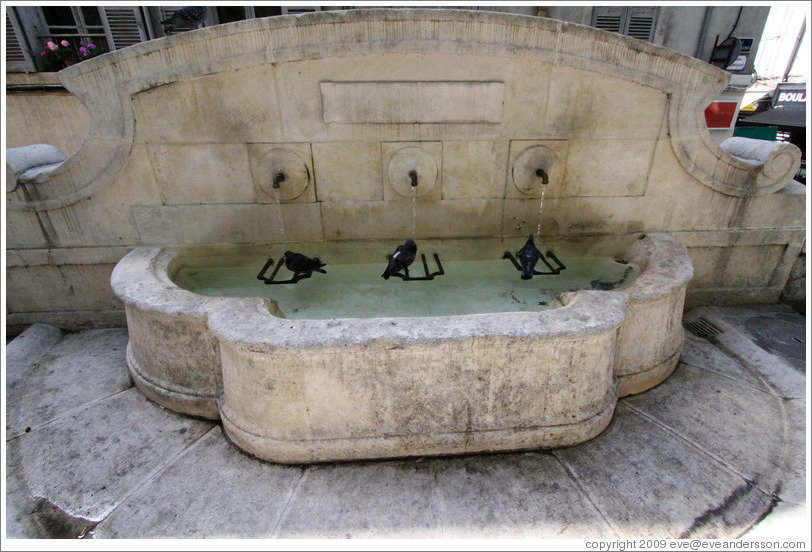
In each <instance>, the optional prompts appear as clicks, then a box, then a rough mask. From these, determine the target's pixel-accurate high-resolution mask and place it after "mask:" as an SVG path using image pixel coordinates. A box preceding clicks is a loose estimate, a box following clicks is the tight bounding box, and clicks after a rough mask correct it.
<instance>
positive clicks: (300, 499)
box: [274, 461, 440, 539]
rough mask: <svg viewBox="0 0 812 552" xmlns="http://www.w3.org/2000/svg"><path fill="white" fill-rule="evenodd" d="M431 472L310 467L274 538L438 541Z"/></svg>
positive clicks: (390, 466)
mask: <svg viewBox="0 0 812 552" xmlns="http://www.w3.org/2000/svg"><path fill="white" fill-rule="evenodd" d="M433 471H434V470H433V469H432V467H431V465H430V464H429V463H417V462H413V461H401V462H377V463H373V464H336V465H328V466H320V467H315V468H309V469H307V470H306V471H305V472H304V475H303V477H302V480H301V482H300V483H299V486H298V488H297V489H296V492H295V494H294V495H293V496H292V497H291V500H290V503H289V504H288V505H287V508H286V510H285V512H284V514H283V516H282V518H281V519H280V521H279V526H278V527H277V528H276V530H275V532H274V536H275V537H279V538H287V539H289V538H311V539H325V538H390V537H392V538H398V537H400V538H403V537H414V536H421V537H438V536H440V535H439V532H440V531H439V527H438V508H439V505H438V501H437V498H436V494H435V491H434V489H435V487H436V485H437V481H436V479H435V474H434V473H433Z"/></svg>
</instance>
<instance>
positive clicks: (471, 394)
mask: <svg viewBox="0 0 812 552" xmlns="http://www.w3.org/2000/svg"><path fill="white" fill-rule="evenodd" d="M519 245H521V244H519ZM305 246H306V247H308V248H309V249H313V248H316V249H317V250H318V252H319V255H320V256H321V258H322V259H325V260H327V261H328V266H327V267H326V268H327V270H328V274H327V275H326V276H324V275H314V279H315V278H316V277H329V274H330V266H331V265H330V260H329V259H330V258H331V256H335V257H336V258H356V259H357V258H359V256H360V257H361V258H360V259H359V260H360V261H364V260H365V259H363V255H364V254H366V255H370V258H372V257H374V256H375V255H377V256H378V257H380V256H381V250H382V246H381V245H380V244H379V243H376V244H348V243H342V242H335V243H318V244H303V247H305ZM511 246H512V244H511ZM420 247H421V248H422V250H423V251H425V252H430V251H432V250H434V251H441V252H442V254H443V255H448V256H449V260H454V257H455V256H458V255H462V253H463V252H464V253H465V255H466V256H467V257H470V256H473V257H479V258H485V257H488V258H491V257H493V255H494V254H499V253H501V252H502V251H504V250H505V249H506V248H508V249H509V247H506V245H505V243H504V242H502V241H500V240H457V241H456V242H454V241H449V240H443V241H442V242H437V243H436V244H434V243H432V242H431V241H430V240H421V242H420ZM517 247H518V246H517ZM567 247H570V248H571V249H573V250H576V249H577V250H581V251H584V250H587V251H590V252H600V254H602V255H607V256H610V257H613V258H622V259H623V260H624V261H626V262H628V263H630V264H631V265H634V266H636V267H637V268H638V269H639V275H638V276H637V278H635V279H634V280H630V281H626V282H624V283H623V284H622V285H620V286H619V287H617V288H616V289H611V290H606V291H603V290H592V289H584V290H579V291H567V292H564V293H561V294H560V295H558V297H557V298H556V300H555V302H554V304H552V305H548V307H550V308H545V309H543V310H526V311H517V312H492V313H476V314H464V315H451V316H400V317H395V316H387V317H370V318H329V317H325V318H304V319H292V318H285V317H284V316H285V313H284V312H282V310H280V308H279V305H278V303H277V302H276V301H275V300H274V299H273V295H274V291H273V288H277V287H280V286H267V288H268V296H266V297H214V296H205V295H201V294H199V293H195V292H192V291H189V290H186V289H183V288H182V287H180V286H179V285H178V284H176V283H175V281H174V280H175V278H176V277H177V276H178V274H179V273H180V272H182V271H183V270H184V269H188V268H189V267H200V266H206V263H208V265H211V264H212V263H213V262H214V263H215V264H221V265H227V264H233V263H235V262H236V260H237V259H239V258H244V256H245V250H244V248H243V249H240V248H235V247H229V248H224V247H187V248H137V249H135V250H133V251H132V252H131V253H130V254H128V255H127V256H126V257H125V258H124V259H122V260H121V261H120V262H119V264H118V265H117V267H116V269H115V271H114V272H113V276H112V285H113V289H114V291H115V292H116V294H117V295H118V296H119V297H120V298H121V299H122V300H123V301H124V303H125V308H126V313H127V321H128V329H129V334H130V342H129V345H128V351H127V360H128V365H129V369H130V372H131V373H132V375H133V379H134V380H135V382H136V384H137V385H138V387H139V389H141V390H142V391H143V392H144V394H145V395H147V396H148V397H150V398H151V399H152V400H154V401H156V402H158V403H159V404H161V405H163V406H165V407H167V408H170V409H172V410H175V411H178V412H181V413H186V414H190V415H194V416H201V417H206V418H212V419H216V418H218V417H219V418H221V419H222V422H223V426H224V429H225V431H226V433H227V434H228V435H229V437H230V438H231V440H232V441H233V442H234V443H235V444H236V445H238V446H239V447H241V448H242V449H244V450H245V451H247V452H249V453H251V454H254V455H256V456H257V457H259V458H262V459H265V460H270V461H274V462H282V463H310V462H324V461H336V460H355V459H364V458H384V457H400V456H423V455H442V454H461V453H471V452H484V451H503V450H522V449H535V448H544V447H558V446H568V445H573V444H577V443H580V442H583V441H586V440H588V439H591V438H592V437H594V436H596V435H598V434H599V433H600V432H601V431H602V430H603V429H604V428H605V427H606V426H607V425H608V424H609V422H610V421H611V418H612V414H613V412H614V408H615V404H616V402H617V398H618V396H623V395H626V394H631V393H637V392H640V391H643V390H645V389H648V388H650V387H653V386H654V385H657V384H658V383H660V382H661V381H662V380H663V379H665V378H666V377H668V375H669V374H670V373H671V372H672V371H673V369H674V367H675V366H676V362H677V360H678V358H679V353H680V351H681V348H682V343H683V338H684V337H683V331H682V327H681V318H682V308H683V301H684V295H685V287H686V285H687V283H688V281H689V280H690V278H691V276H692V273H693V270H692V267H691V263H690V260H689V258H688V256H687V252H686V250H685V247H684V246H682V245H681V244H680V243H679V242H677V241H676V240H674V239H673V238H671V237H670V236H667V235H659V234H658V235H655V234H649V235H645V236H643V235H634V236H631V235H629V236H611V237H596V238H592V239H590V240H589V241H586V240H581V241H579V242H572V243H569V244H564V243H559V244H556V245H555V249H554V250H555V252H556V254H557V255H559V257H561V258H562V259H563V260H564V262H565V263H566V262H567V261H566V259H565V257H566V256H567V254H566V253H562V254H563V255H564V257H562V255H561V254H559V253H560V252H562V251H567ZM288 248H291V249H292V247H290V246H289V247H288ZM562 248H563V249H562ZM384 250H385V249H384ZM349 252H352V253H353V254H352V255H348V253H349ZM364 252H366V253H364ZM458 258H459V257H458ZM212 259H218V260H217V261H212ZM379 262H380V260H379ZM504 262H507V261H504ZM384 266H385V265H384V264H383V263H381V269H382V268H383V267H384ZM257 270H258V268H257ZM514 278H516V279H518V273H516V274H515V276H514ZM544 278H545V277H536V278H534V279H533V280H531V281H530V282H537V281H539V282H543V279H544ZM471 279H472V281H473V280H475V279H476V275H475V274H473V275H471ZM391 284H392V286H393V287H392V289H393V290H397V289H398V287H397V286H415V285H420V286H428V285H431V284H432V282H399V281H398V282H391ZM296 285H300V284H296ZM427 289H428V288H427ZM393 293H395V291H393Z"/></svg>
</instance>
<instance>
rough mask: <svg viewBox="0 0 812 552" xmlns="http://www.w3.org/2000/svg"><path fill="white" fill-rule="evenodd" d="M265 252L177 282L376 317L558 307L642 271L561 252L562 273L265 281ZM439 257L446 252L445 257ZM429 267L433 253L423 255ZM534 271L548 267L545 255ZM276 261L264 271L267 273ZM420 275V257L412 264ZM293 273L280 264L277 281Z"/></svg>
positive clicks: (320, 313)
mask: <svg viewBox="0 0 812 552" xmlns="http://www.w3.org/2000/svg"><path fill="white" fill-rule="evenodd" d="M265 260H266V259H258V260H257V261H256V263H254V264H250V265H239V266H232V267H217V268H189V269H182V270H180V271H179V272H178V274H177V275H176V276H175V279H174V281H175V283H176V284H177V285H178V286H180V287H182V288H184V289H187V290H189V291H193V292H195V293H199V294H202V295H209V296H217V297H271V298H273V299H274V300H275V301H276V302H277V303H278V305H279V308H280V310H281V311H282V312H283V313H284V314H285V316H286V317H287V318H292V319H330V318H374V317H398V316H408V317H411V316H449V315H461V314H481V313H493V312H515V311H537V310H542V309H547V308H553V307H555V306H556V301H555V298H556V297H557V296H558V294H560V293H562V292H565V291H576V290H580V289H612V288H614V287H619V286H621V285H624V284H626V283H628V282H629V281H631V280H633V279H634V278H635V277H636V276H637V274H638V271H637V269H636V268H634V267H632V266H631V265H628V264H622V263H619V262H616V261H614V260H612V259H609V258H599V257H578V258H569V259H561V260H562V262H563V263H564V264H565V265H566V266H567V269H566V270H564V271H563V272H562V273H561V274H559V275H556V276H553V275H549V276H533V278H532V279H530V280H522V279H521V278H520V274H521V273H520V272H519V271H517V270H516V269H515V268H514V267H513V265H512V264H511V263H510V261H509V260H503V259H500V260H488V261H449V262H443V268H444V269H445V274H444V275H442V276H436V277H435V278H434V279H433V280H428V281H403V280H401V279H400V278H398V277H392V278H390V279H389V280H384V279H383V278H381V274H382V273H383V271H384V269H385V268H386V263H385V262H382V263H375V264H336V265H331V264H328V265H327V266H325V267H324V269H325V270H326V271H327V274H320V273H317V272H314V273H313V275H312V276H311V277H310V278H306V279H304V280H300V281H299V282H298V283H296V284H281V285H267V284H265V283H264V282H263V281H261V280H258V279H257V274H258V273H259V271H260V270H261V269H262V265H263V264H264V263H265ZM440 260H441V261H442V255H441V257H440ZM426 261H427V263H428V266H429V271H430V272H431V271H434V270H436V266H435V263H434V259H433V257H432V256H431V255H426ZM536 269H537V270H546V268H545V267H544V266H543V264H542V263H541V262H539V264H538V265H537V266H536ZM272 272H273V267H271V268H269V269H268V271H267V272H266V273H265V276H266V277H270V275H271V273H272ZM409 272H410V274H411V276H413V277H416V276H423V275H424V271H423V266H422V263H421V261H420V257H419V256H418V258H417V260H416V261H415V263H414V264H413V265H412V266H411V267H410V271H409ZM291 276H292V274H291V273H290V272H289V271H288V270H287V269H286V268H285V267H284V266H283V267H282V268H280V270H279V273H278V274H277V277H276V279H277V280H286V279H289V278H290V277H291Z"/></svg>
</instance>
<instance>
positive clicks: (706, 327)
mask: <svg viewBox="0 0 812 552" xmlns="http://www.w3.org/2000/svg"><path fill="white" fill-rule="evenodd" d="M682 327H683V328H685V329H686V330H688V331H689V332H691V333H692V334H694V335H695V336H697V337H715V336H717V335H719V334H720V333H722V330H720V329H719V328H717V327H716V326H714V325H713V324H711V323H710V322H708V321H707V320H705V319H704V318H701V317H700V318H697V319H696V320H691V321H690V322H683V323H682Z"/></svg>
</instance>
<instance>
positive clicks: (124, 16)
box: [99, 6, 147, 50]
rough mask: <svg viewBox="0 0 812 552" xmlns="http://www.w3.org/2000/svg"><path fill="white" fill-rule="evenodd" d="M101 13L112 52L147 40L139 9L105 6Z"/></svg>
mask: <svg viewBox="0 0 812 552" xmlns="http://www.w3.org/2000/svg"><path fill="white" fill-rule="evenodd" d="M99 11H100V12H101V16H102V21H104V26H105V31H106V32H107V41H108V42H109V43H110V50H121V49H122V48H126V47H127V46H132V45H133V44H138V43H139V42H143V41H145V40H147V33H146V30H145V29H144V22H143V20H142V17H141V14H140V12H139V9H138V8H133V7H111V6H103V7H101V8H100V10H99Z"/></svg>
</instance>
